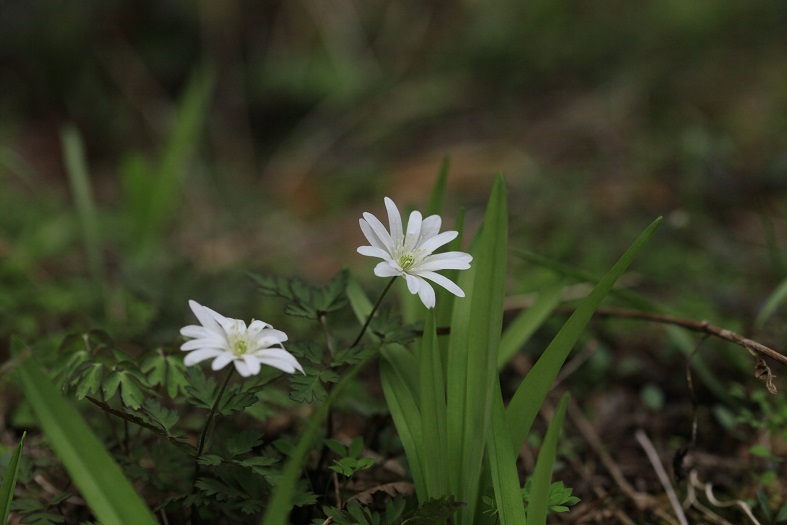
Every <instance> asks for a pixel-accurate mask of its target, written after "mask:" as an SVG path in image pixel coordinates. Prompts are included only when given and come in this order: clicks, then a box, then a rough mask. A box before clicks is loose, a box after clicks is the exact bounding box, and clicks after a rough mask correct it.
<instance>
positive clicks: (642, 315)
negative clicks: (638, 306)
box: [596, 308, 787, 366]
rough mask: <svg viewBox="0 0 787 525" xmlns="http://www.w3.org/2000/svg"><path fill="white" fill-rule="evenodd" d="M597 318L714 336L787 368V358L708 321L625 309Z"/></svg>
mask: <svg viewBox="0 0 787 525" xmlns="http://www.w3.org/2000/svg"><path fill="white" fill-rule="evenodd" d="M596 316H597V317H618V318H623V319H641V320H643V321H651V322H654V323H661V324H670V325H674V326H680V327H682V328H686V329H688V330H692V331H694V332H699V333H703V334H708V335H713V336H716V337H718V338H720V339H724V340H725V341H729V342H730V343H735V344H737V345H739V346H742V347H744V348H745V349H747V350H748V351H749V352H751V353H752V355H762V356H767V357H770V358H771V359H773V360H774V361H778V362H779V363H781V364H782V365H785V366H787V356H785V355H784V354H782V353H780V352H777V351H776V350H774V349H772V348H769V347H767V346H765V345H763V344H761V343H758V342H757V341H753V340H751V339H748V338H746V337H743V336H742V335H740V334H736V333H735V332H733V331H731V330H726V329H724V328H719V327H718V326H714V325H712V324H710V323H709V322H708V321H694V320H692V319H685V318H682V317H674V316H672V315H663V314H657V313H653V312H643V311H639V310H626V309H623V308H601V309H599V310H596Z"/></svg>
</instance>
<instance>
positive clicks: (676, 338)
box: [512, 250, 756, 403]
mask: <svg viewBox="0 0 787 525" xmlns="http://www.w3.org/2000/svg"><path fill="white" fill-rule="evenodd" d="M512 251H513V253H514V255H517V256H519V257H521V258H523V259H525V260H526V261H529V262H532V263H534V264H538V265H539V266H543V267H544V268H549V269H550V270H553V271H554V272H556V273H558V274H559V275H562V276H564V277H567V278H573V279H576V280H577V281H582V282H599V278H598V277H597V276H595V275H593V274H591V273H589V272H586V271H583V270H579V269H576V268H574V267H571V266H569V265H566V264H563V263H561V262H559V261H555V260H553V259H549V258H547V257H544V256H542V255H538V254H536V253H533V252H528V251H524V250H512ZM609 295H610V296H614V297H617V298H618V299H621V300H623V301H625V303H626V304H628V305H630V306H632V307H634V308H639V309H642V310H652V311H656V312H659V313H662V314H668V315H674V314H675V312H672V311H671V310H669V309H668V308H665V307H664V306H661V305H658V304H656V303H654V302H653V301H650V300H648V299H646V298H645V297H643V296H642V295H640V294H637V293H635V292H633V291H631V290H626V289H622V290H621V289H614V288H613V289H612V290H610V291H609ZM755 324H756V322H755ZM666 331H667V335H668V336H669V339H670V341H671V342H672V344H674V345H675V346H676V347H678V348H679V349H680V350H681V351H682V352H683V353H684V354H685V355H687V356H689V355H691V354H693V353H694V349H695V348H696V346H697V345H696V342H695V341H693V340H692V338H691V337H689V335H688V334H687V333H686V331H685V330H684V329H683V328H678V327H676V326H667V327H666ZM691 367H692V369H693V371H694V372H695V373H696V374H697V375H698V377H699V378H700V379H701V380H702V383H703V384H704V385H705V386H706V387H708V389H709V390H711V391H712V392H713V395H715V396H716V397H718V398H720V399H723V400H725V401H727V402H730V403H732V402H733V399H732V396H730V393H729V390H728V389H727V388H726V386H725V385H724V383H723V382H722V381H721V380H719V379H718V378H717V377H716V376H715V375H714V373H713V371H712V370H711V369H710V367H708V365H707V364H706V363H705V361H703V360H702V359H700V357H699V356H694V357H692V359H691Z"/></svg>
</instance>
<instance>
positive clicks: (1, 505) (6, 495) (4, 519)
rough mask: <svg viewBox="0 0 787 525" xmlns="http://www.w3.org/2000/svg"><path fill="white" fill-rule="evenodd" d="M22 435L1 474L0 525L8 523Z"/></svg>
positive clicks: (23, 439)
mask: <svg viewBox="0 0 787 525" xmlns="http://www.w3.org/2000/svg"><path fill="white" fill-rule="evenodd" d="M26 435H27V432H25V433H23V434H22V439H20V440H19V445H17V447H16V450H15V451H14V454H13V455H12V456H11V460H10V461H9V462H8V466H7V467H6V468H5V473H4V474H3V484H2V486H0V523H8V511H9V510H10V509H11V501H12V500H13V499H14V489H15V488H16V477H17V476H18V475H19V461H20V459H21V458H22V447H23V446H24V444H25V436H26Z"/></svg>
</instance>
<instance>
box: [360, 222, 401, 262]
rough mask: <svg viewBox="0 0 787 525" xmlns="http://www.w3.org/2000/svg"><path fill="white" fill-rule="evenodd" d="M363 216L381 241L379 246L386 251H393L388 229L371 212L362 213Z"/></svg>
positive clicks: (392, 242)
mask: <svg viewBox="0 0 787 525" xmlns="http://www.w3.org/2000/svg"><path fill="white" fill-rule="evenodd" d="M363 218H364V219H366V222H367V223H368V224H369V227H370V228H371V229H372V231H373V232H374V234H375V235H377V238H378V239H379V240H380V242H381V243H382V246H380V247H381V248H383V249H385V250H386V251H387V252H388V253H393V252H394V251H393V250H394V241H393V240H392V239H391V234H389V233H388V230H386V229H385V226H383V223H381V222H380V221H379V219H377V217H375V216H374V215H372V214H371V213H364V214H363Z"/></svg>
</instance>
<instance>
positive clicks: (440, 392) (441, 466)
mask: <svg viewBox="0 0 787 525" xmlns="http://www.w3.org/2000/svg"><path fill="white" fill-rule="evenodd" d="M418 361H419V363H418V371H419V376H420V395H421V402H420V404H419V406H420V408H421V443H420V447H419V453H420V455H421V461H422V464H423V471H424V476H425V478H426V479H425V483H426V493H427V498H439V497H441V496H447V495H448V454H447V450H446V446H447V437H446V421H445V384H444V382H443V365H442V363H441V361H440V347H439V345H438V343H437V330H436V327H435V313H434V311H433V310H430V311H429V312H428V313H427V314H426V324H425V326H424V336H423V339H422V340H421V349H420V352H419V356H418Z"/></svg>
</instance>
